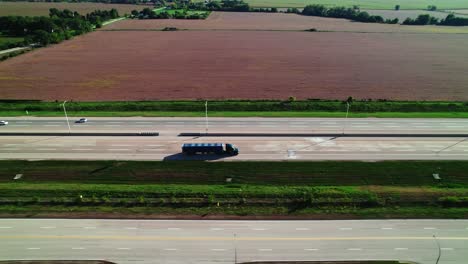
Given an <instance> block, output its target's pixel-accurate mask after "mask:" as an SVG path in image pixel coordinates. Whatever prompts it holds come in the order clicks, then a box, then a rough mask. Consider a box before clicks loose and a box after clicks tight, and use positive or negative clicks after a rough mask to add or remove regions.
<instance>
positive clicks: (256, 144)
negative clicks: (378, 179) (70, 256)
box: [0, 118, 468, 160]
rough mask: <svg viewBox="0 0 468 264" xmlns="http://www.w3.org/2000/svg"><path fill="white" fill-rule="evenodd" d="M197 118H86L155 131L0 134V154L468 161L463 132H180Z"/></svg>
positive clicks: (237, 125)
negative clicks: (184, 148)
mask: <svg viewBox="0 0 468 264" xmlns="http://www.w3.org/2000/svg"><path fill="white" fill-rule="evenodd" d="M2 120H8V121H9V122H10V124H9V125H7V126H2V127H0V134H1V133H2V132H67V131H68V127H67V125H66V122H65V121H64V120H63V118H61V119H60V118H28V119H26V118H11V119H5V118H3V119H2ZM344 122H345V120H344V119H331V118H305V119H289V118H271V119H270V118H232V119H231V118H228V119H226V118H212V119H210V121H209V132H229V133H235V132H242V133H245V132H255V133H339V132H340V131H342V129H343V125H344ZM204 130H205V122H204V120H203V119H201V118H92V119H91V120H90V121H89V122H88V123H86V124H74V123H73V124H72V131H73V132H160V136H158V137H105V136H87V137H84V136H76V137H75V136H66V137H63V136H62V137H60V136H0V159H117V160H180V159H187V157H185V156H183V155H181V154H180V150H181V145H182V144H183V143H187V142H229V143H234V144H236V145H237V146H238V147H239V149H240V155H238V156H235V157H219V156H215V155H205V156H200V155H199V156H195V157H190V158H191V159H206V160H219V159H221V160H395V159H400V160H410V159H421V160H468V140H467V138H463V137H421V138H418V137H407V138H406V137H405V138H398V137H350V138H346V137H336V138H332V137H180V136H178V135H179V133H182V132H202V133H203V132H204ZM346 131H347V133H361V134H380V133H385V134H389V133H400V134H405V133H409V134H411V133H419V134H434V135H437V134H452V133H454V134H457V133H468V120H465V119H429V120H428V119H349V120H348V121H346Z"/></svg>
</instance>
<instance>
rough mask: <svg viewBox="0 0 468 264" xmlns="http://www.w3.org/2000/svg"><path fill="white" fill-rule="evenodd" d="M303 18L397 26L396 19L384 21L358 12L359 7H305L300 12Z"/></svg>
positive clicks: (380, 17)
mask: <svg viewBox="0 0 468 264" xmlns="http://www.w3.org/2000/svg"><path fill="white" fill-rule="evenodd" d="M301 14H302V15H305V16H319V17H332V18H346V19H349V20H353V21H358V22H364V23H386V24H397V23H398V18H395V19H384V18H383V17H382V16H373V15H370V14H369V13H367V12H365V11H360V10H359V7H356V6H355V7H353V8H347V7H339V6H338V7H330V8H328V7H326V6H324V5H307V6H306V7H304V9H303V10H302V12H301Z"/></svg>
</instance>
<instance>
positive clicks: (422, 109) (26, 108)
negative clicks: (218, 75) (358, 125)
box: [0, 100, 468, 118]
mask: <svg viewBox="0 0 468 264" xmlns="http://www.w3.org/2000/svg"><path fill="white" fill-rule="evenodd" d="M346 109H347V106H346V103H344V102H342V101H337V100H335V101H325V100H304V101H295V100H288V101H266V100H265V101H235V100H228V101H210V102H208V110H209V115H210V116H213V117H345V115H346ZM67 112H68V114H69V115H70V116H104V117H107V116H112V117H116V116H155V117H162V116H168V117H202V116H204V114H205V101H143V102H68V103H67ZM24 115H31V116H62V115H63V108H62V105H61V103H60V102H41V101H0V116H24ZM349 117H395V118H418V117H419V118H466V117H468V102H425V101H422V102H416V101H415V102H411V101H384V100H382V101H354V102H352V103H351V106H350V113H349Z"/></svg>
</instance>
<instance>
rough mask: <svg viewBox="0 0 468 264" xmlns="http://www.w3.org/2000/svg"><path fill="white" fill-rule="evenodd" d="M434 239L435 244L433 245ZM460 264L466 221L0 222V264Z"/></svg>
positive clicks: (466, 245)
mask: <svg viewBox="0 0 468 264" xmlns="http://www.w3.org/2000/svg"><path fill="white" fill-rule="evenodd" d="M434 235H435V236H436V238H437V241H436V240H435V239H434V238H433V236H434ZM437 242H438V243H439V245H440V249H441V258H440V261H439V264H463V263H467V262H466V260H467V259H468V221H467V220H360V221H173V220H171V221H160V220H84V219H79V220H66V219H49V220H46V219H1V220H0V244H1V247H0V260H9V259H26V260H31V259H58V260H63V259H81V260H83V259H105V260H109V261H114V262H117V263H152V264H154V263H169V264H172V263H173V264H176V263H177V264H178V263H181V264H182V263H183V264H187V263H234V262H235V260H236V258H237V262H244V261H255V260H358V259H377V260H389V259H396V260H407V261H415V262H417V263H420V264H433V263H435V262H436V259H437V257H438V254H439V247H438V245H437Z"/></svg>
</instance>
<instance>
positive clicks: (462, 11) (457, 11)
mask: <svg viewBox="0 0 468 264" xmlns="http://www.w3.org/2000/svg"><path fill="white" fill-rule="evenodd" d="M446 11H447V12H453V13H455V14H457V15H468V9H455V10H446Z"/></svg>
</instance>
